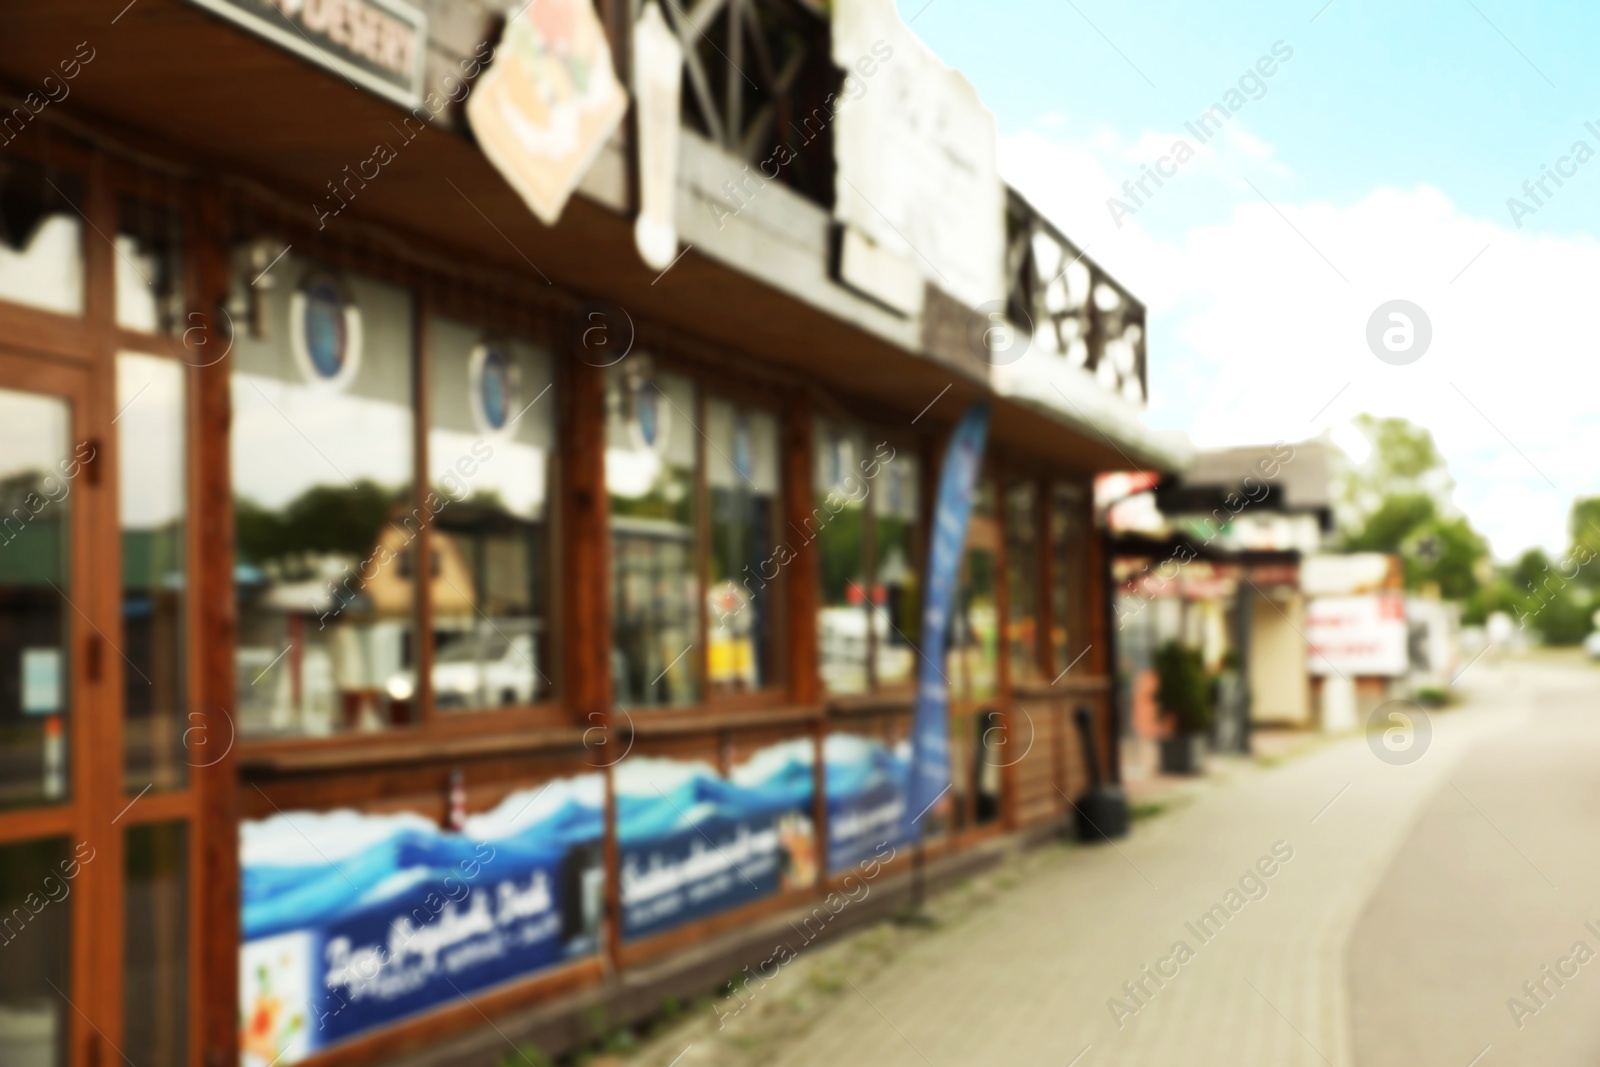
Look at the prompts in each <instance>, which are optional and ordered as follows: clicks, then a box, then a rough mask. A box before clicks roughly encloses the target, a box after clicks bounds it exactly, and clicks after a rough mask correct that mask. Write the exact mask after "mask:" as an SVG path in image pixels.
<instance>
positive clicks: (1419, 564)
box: [1342, 415, 1600, 611]
mask: <svg viewBox="0 0 1600 1067" xmlns="http://www.w3.org/2000/svg"><path fill="white" fill-rule="evenodd" d="M1355 425H1356V427H1357V428H1358V429H1359V430H1361V432H1362V433H1363V434H1364V435H1365V436H1366V438H1367V440H1368V441H1370V442H1371V443H1372V453H1371V455H1369V456H1368V457H1367V460H1366V461H1365V462H1364V463H1363V464H1362V465H1361V466H1360V467H1357V468H1355V469H1353V470H1351V471H1349V473H1348V474H1347V475H1346V476H1345V479H1344V485H1343V493H1342V496H1343V511H1344V514H1345V524H1344V526H1345V529H1344V537H1343V542H1342V543H1343V547H1344V548H1346V549H1347V550H1349V551H1352V552H1388V553H1393V554H1396V555H1399V556H1400V557H1401V558H1402V559H1403V560H1404V562H1405V576H1406V588H1408V589H1422V588H1425V587H1427V586H1429V585H1435V586H1437V588H1438V590H1439V594H1440V595H1441V596H1443V597H1445V598H1447V599H1450V600H1461V601H1469V611H1470V609H1471V608H1473V607H1477V608H1482V607H1483V606H1482V605H1473V604H1471V603H1470V602H1471V601H1472V599H1473V597H1474V595H1475V594H1477V593H1478V592H1479V587H1480V585H1481V581H1480V577H1479V572H1480V571H1481V570H1482V564H1481V562H1480V561H1482V560H1484V559H1485V558H1486V557H1487V555H1488V544H1487V543H1486V542H1485V541H1484V539H1483V537H1482V536H1481V535H1480V534H1479V533H1478V532H1477V531H1476V530H1474V529H1473V528H1472V524H1471V523H1470V522H1468V521H1467V519H1466V517H1465V516H1464V515H1462V514H1461V513H1460V512H1459V511H1457V510H1456V508H1455V506H1454V505H1453V503H1452V502H1451V499H1450V497H1451V492H1452V490H1453V489H1454V488H1455V482H1454V480H1453V479H1452V478H1451V477H1450V470H1449V468H1448V467H1447V466H1446V465H1445V461H1444V457H1443V456H1442V455H1440V453H1439V449H1438V446H1437V445H1435V444H1434V441H1433V435H1432V434H1431V433H1429V432H1428V431H1427V430H1426V429H1424V428H1423V427H1421V426H1417V425H1414V424H1413V423H1411V422H1409V421H1407V420H1405V419H1400V418H1382V419H1380V418H1375V417H1374V416H1372V415H1359V416H1357V417H1356V419H1355ZM1597 537H1600V523H1597ZM1485 610H1493V609H1485Z"/></svg>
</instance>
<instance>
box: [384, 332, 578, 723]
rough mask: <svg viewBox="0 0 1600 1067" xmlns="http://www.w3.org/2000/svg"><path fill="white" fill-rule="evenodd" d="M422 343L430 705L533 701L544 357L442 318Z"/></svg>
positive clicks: (544, 486)
mask: <svg viewBox="0 0 1600 1067" xmlns="http://www.w3.org/2000/svg"><path fill="white" fill-rule="evenodd" d="M428 336H429V362H430V366H431V369H430V371H429V384H428V390H429V418H430V419H431V421H432V426H431V427H430V428H429V430H428V475H429V483H430V485H431V486H432V487H433V491H434V494H435V495H436V496H438V497H439V498H441V499H448V500H449V503H448V504H447V506H446V507H445V508H444V510H443V511H441V512H440V513H439V514H438V517H437V518H436V520H435V527H434V534H433V552H434V560H433V562H432V564H431V566H432V568H433V571H434V573H433V576H432V585H431V589H430V591H431V595H432V597H433V631H434V632H433V639H434V643H435V644H434V648H435V652H434V660H433V671H432V675H433V678H432V681H433V701H434V706H435V707H437V708H439V709H441V710H445V711H452V710H461V709H478V708H494V707H511V706H516V705H524V704H531V703H533V702H534V701H536V700H543V699H546V698H547V697H549V695H550V692H551V682H550V675H551V671H552V667H551V655H550V639H551V634H550V616H549V608H548V605H549V603H550V595H549V590H550V575H549V559H550V540H549V538H550V531H549V503H548V497H549V485H550V471H551V449H552V448H553V447H554V443H555V417H556V403H557V400H556V396H555V393H554V391H553V390H551V389H550V383H551V374H552V372H553V368H552V364H551V359H550V353H549V352H547V351H545V350H544V349H542V348H535V347H533V346H532V345H526V344H522V343H520V342H511V341H503V340H498V339H494V338H489V337H486V336H485V335H484V334H483V332H482V331H481V330H478V329H475V328H473V327H470V326H466V325H463V324H461V323H458V322H454V321H452V320H449V319H444V318H435V319H433V320H432V322H431V323H430V325H429V330H428ZM413 684H414V682H413V680H412V676H411V674H410V673H409V672H408V673H406V674H405V675H403V676H402V680H401V681H400V682H398V683H396V684H395V685H394V686H393V687H392V688H391V690H390V692H391V695H393V696H397V697H400V696H409V695H410V689H411V688H412V686H413Z"/></svg>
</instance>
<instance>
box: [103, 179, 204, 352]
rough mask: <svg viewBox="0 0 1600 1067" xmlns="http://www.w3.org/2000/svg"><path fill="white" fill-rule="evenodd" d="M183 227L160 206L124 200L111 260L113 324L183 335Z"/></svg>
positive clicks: (176, 214)
mask: <svg viewBox="0 0 1600 1067" xmlns="http://www.w3.org/2000/svg"><path fill="white" fill-rule="evenodd" d="M182 249H183V223H182V216H181V215H180V213H179V212H178V211H177V210H175V209H173V208H170V207H167V206H166V205H164V204H157V203H153V202H151V201H148V200H136V199H134V198H133V197H123V198H122V199H121V201H120V202H119V208H118V220H117V247H116V253H117V254H116V257H115V260H116V262H115V270H116V292H117V325H118V326H121V327H123V328H124V329H128V330H138V331H140V332H142V333H181V332H182V331H183V328H184V326H185V325H186V324H187V323H186V321H185V319H184V314H183V312H184V300H183V275H182V269H181V268H182V262H183V260H182Z"/></svg>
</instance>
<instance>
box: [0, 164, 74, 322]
mask: <svg viewBox="0 0 1600 1067" xmlns="http://www.w3.org/2000/svg"><path fill="white" fill-rule="evenodd" d="M0 190H4V207H3V208H0V300H10V301H14V302H15V303H18V304H27V305H28V306H30V307H36V308H42V309H44V310H45V311H58V312H61V313H62V314H65V315H81V314H82V313H83V218H82V216H80V215H79V214H78V211H77V208H76V206H75V205H78V204H82V203H83V184H82V182H80V181H79V180H78V179H77V177H76V176H75V175H72V174H63V173H61V172H60V171H56V170H51V169H48V168H46V167H43V166H40V165H38V164H35V163H33V162H31V161H28V160H24V159H18V158H15V157H12V158H9V159H3V160H0Z"/></svg>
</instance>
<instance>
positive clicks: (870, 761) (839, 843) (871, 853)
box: [822, 733, 914, 874]
mask: <svg viewBox="0 0 1600 1067" xmlns="http://www.w3.org/2000/svg"><path fill="white" fill-rule="evenodd" d="M822 755H823V763H824V766H825V767H826V769H827V772H828V773H827V796H828V873H830V874H841V873H843V872H845V871H848V870H850V869H851V868H852V867H855V866H856V865H857V864H859V863H862V862H863V861H865V860H868V859H872V858H874V857H877V856H880V855H881V853H880V852H879V851H878V850H879V848H880V846H883V845H889V846H891V847H894V848H898V847H899V846H901V845H903V844H905V843H906V840H907V837H906V832H907V830H908V829H909V828H910V824H909V821H908V819H907V817H906V777H907V772H908V769H909V766H910V757H911V753H910V743H909V742H901V743H900V744H899V745H896V746H895V747H894V748H892V749H891V748H890V747H889V746H888V745H887V744H885V743H884V742H883V741H881V740H879V739H878V738H875V737H862V736H860V735H857V734H846V733H838V734H830V735H829V736H828V739H827V740H826V741H825V742H824V743H823V750H822ZM913 814H914V813H913Z"/></svg>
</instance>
